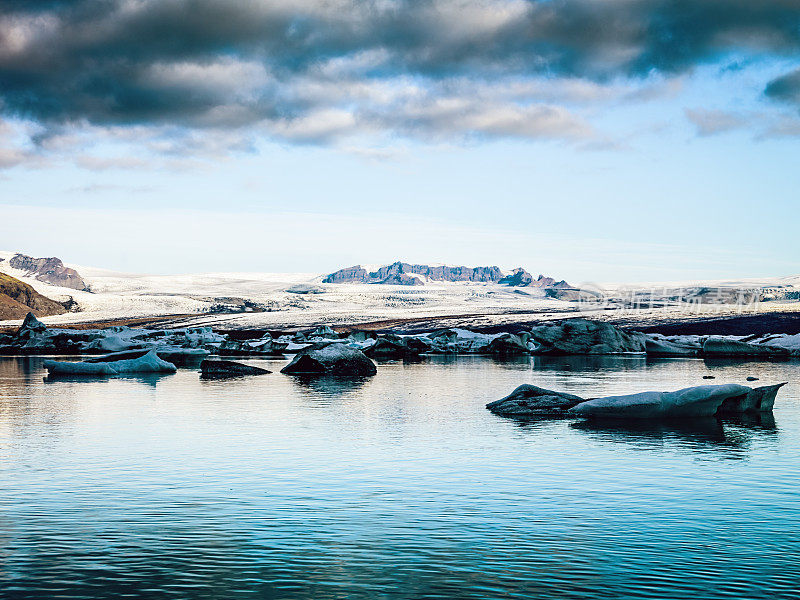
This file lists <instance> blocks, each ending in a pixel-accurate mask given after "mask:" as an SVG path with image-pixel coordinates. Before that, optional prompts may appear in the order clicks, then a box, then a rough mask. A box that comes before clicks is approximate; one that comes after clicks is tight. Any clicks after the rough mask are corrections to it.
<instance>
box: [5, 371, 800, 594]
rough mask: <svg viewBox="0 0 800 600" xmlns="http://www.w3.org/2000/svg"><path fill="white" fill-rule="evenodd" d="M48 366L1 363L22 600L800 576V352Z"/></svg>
mask: <svg viewBox="0 0 800 600" xmlns="http://www.w3.org/2000/svg"><path fill="white" fill-rule="evenodd" d="M42 362H43V359H42V358H40V357H28V358H24V357H17V358H0V482H2V483H1V484H0V597H3V598H120V597H130V598H240V597H241V598H287V599H289V598H303V599H304V598H308V599H315V600H325V599H344V598H364V599H367V598H370V599H374V598H402V599H417V598H454V599H455V598H464V599H471V598H475V599H478V598H481V599H483V598H598V599H600V598H603V599H605V598H610V597H616V598H619V597H625V598H659V599H664V598H693V599H696V600H699V599H706V598H709V599H710V598H715V599H716V598H725V597H730V598H764V599H767V598H769V599H781V598H786V599H788V598H796V597H797V590H798V589H800V561H799V560H798V558H797V557H798V556H800V384H798V382H797V374H798V373H800V361H797V360H794V361H786V362H743V361H724V360H719V361H713V362H712V361H703V360H701V359H661V360H654V359H652V358H651V359H647V358H645V357H638V356H627V357H610V356H605V357H563V358H562V357H551V358H547V357H528V356H526V357H523V358H519V359H513V360H508V361H500V360H496V359H492V358H490V357H479V356H459V357H444V356H438V357H430V358H427V359H425V360H424V361H423V362H420V363H408V364H404V363H402V362H387V363H382V364H380V365H379V368H378V374H377V375H376V376H375V377H371V378H365V379H347V378H338V379H337V378H300V377H292V376H287V375H281V374H280V373H278V371H279V370H280V368H281V367H282V366H284V365H285V364H286V363H287V362H288V361H287V360H286V359H274V360H248V361H246V362H247V363H248V364H253V365H256V366H262V367H266V368H268V369H269V370H271V371H274V373H273V374H270V375H265V376H260V377H250V378H240V379H231V380H223V381H204V380H201V379H200V378H199V377H198V373H197V372H196V371H190V370H183V369H182V370H179V371H178V372H177V373H175V374H170V375H164V376H142V377H121V378H107V379H90V380H74V379H73V380H69V379H64V380H53V381H47V380H45V375H46V372H45V371H44V369H43V367H42ZM704 375H705V376H708V375H713V376H714V377H715V379H713V380H706V379H703V376H704ZM747 376H754V377H758V378H759V381H758V382H753V383H748V382H746V381H745V379H746V377H747ZM780 381H788V382H789V385H787V386H785V387H784V388H783V389H781V391H780V392H779V394H778V398H777V401H776V404H775V410H774V413H773V414H772V415H771V416H770V415H764V416H762V417H747V418H740V419H735V420H727V421H721V422H720V421H717V420H715V419H710V420H700V421H693V422H692V423H690V424H687V423H683V424H681V423H662V424H635V423H634V424H631V423H624V422H611V423H608V422H606V423H596V422H589V421H580V420H541V421H517V420H512V419H507V418H502V417H498V416H496V415H493V414H491V413H490V412H489V411H487V410H486V409H485V408H484V406H485V404H486V403H487V402H490V401H492V400H496V399H498V398H500V397H502V396H505V395H506V394H508V393H509V392H511V391H512V390H513V389H514V388H515V387H516V386H518V385H519V384H521V383H532V384H535V385H539V386H541V387H546V388H550V389H556V390H562V391H566V392H569V393H572V394H576V395H580V396H583V397H594V396H603V395H611V394H622V393H632V392H638V391H644V390H653V389H655V390H674V389H678V388H683V387H687V386H690V385H701V384H704V383H747V384H748V385H756V384H757V385H766V384H769V383H778V382H780Z"/></svg>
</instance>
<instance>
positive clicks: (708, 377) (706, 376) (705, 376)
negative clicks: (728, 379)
mask: <svg viewBox="0 0 800 600" xmlns="http://www.w3.org/2000/svg"><path fill="white" fill-rule="evenodd" d="M703 379H716V377H714V376H713V375H703Z"/></svg>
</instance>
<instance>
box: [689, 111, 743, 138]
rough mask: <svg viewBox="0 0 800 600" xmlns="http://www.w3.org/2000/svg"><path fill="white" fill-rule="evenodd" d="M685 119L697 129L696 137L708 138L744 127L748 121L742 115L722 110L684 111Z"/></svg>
mask: <svg viewBox="0 0 800 600" xmlns="http://www.w3.org/2000/svg"><path fill="white" fill-rule="evenodd" d="M685 112H686V118H687V119H689V121H690V122H691V123H692V124H693V125H694V126H695V128H696V129H697V135H699V136H703V137H705V136H710V135H716V134H719V133H726V132H728V131H733V130H734V129H741V128H742V127H745V126H746V125H747V124H748V122H749V119H748V118H747V117H746V116H745V115H742V114H739V113H734V112H728V111H724V110H706V109H701V108H698V109H686V111H685Z"/></svg>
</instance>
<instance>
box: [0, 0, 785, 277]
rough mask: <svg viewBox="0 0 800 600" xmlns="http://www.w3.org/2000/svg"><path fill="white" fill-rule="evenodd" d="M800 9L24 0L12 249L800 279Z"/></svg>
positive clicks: (4, 63) (663, 3) (721, 0)
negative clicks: (799, 240) (799, 231)
mask: <svg viewBox="0 0 800 600" xmlns="http://www.w3.org/2000/svg"><path fill="white" fill-rule="evenodd" d="M798 165H800V2H798V1H797V0H759V2H752V1H751V0H748V1H745V0H671V1H667V0H538V1H533V0H530V1H529V0H414V1H411V0H408V1H403V0H373V1H365V2H357V1H352V0H351V1H344V0H293V1H289V0H280V1H278V0H273V1H260V0H242V1H236V2H233V1H229V0H69V1H67V0H63V1H58V0H43V1H38V0H24V1H22V0H20V1H16V0H5V1H4V2H3V3H1V4H0V249H3V250H18V251H22V252H25V253H28V254H31V255H35V256H44V255H48V256H49V255H56V256H59V257H61V258H62V259H64V260H65V261H66V262H68V263H76V264H85V265H91V266H97V267H104V268H109V269H113V270H121V271H132V272H147V273H186V272H212V271H229V272H230V271H273V272H317V273H324V272H330V271H333V270H336V269H338V268H341V267H344V266H350V265H354V264H380V263H387V262H392V261H394V260H398V259H400V260H405V261H409V262H419V263H447V264H465V265H470V266H475V265H494V264H496V265H499V266H501V267H504V268H511V267H516V266H524V267H525V268H527V269H528V270H529V271H531V272H534V274H537V273H540V272H541V273H546V274H549V275H552V276H555V277H559V278H565V279H567V280H568V281H573V282H588V281H597V282H611V281H613V282H634V281H670V280H672V281H674V280H686V279H721V278H744V277H767V276H781V275H794V274H798V273H800V246H799V245H798V244H797V243H796V239H797V233H796V231H797V226H798V224H800V206H798V204H799V203H800V192H799V191H798V190H800V167H799V166H798Z"/></svg>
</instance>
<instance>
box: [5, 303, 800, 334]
mask: <svg viewBox="0 0 800 600" xmlns="http://www.w3.org/2000/svg"><path fill="white" fill-rule="evenodd" d="M799 308H800V307H799ZM537 315H538V316H539V318H537ZM206 316H210V315H198V314H172V315H158V316H150V317H132V318H115V319H104V320H97V321H87V322H82V323H73V324H69V323H64V324H53V325H48V327H51V328H53V329H102V328H106V327H113V326H127V327H134V328H138V327H141V328H148V327H149V328H155V329H160V328H164V329H177V328H183V327H187V326H188V327H200V326H208V327H211V328H212V329H214V330H215V331H218V332H221V333H227V334H229V335H230V336H231V337H232V338H234V339H251V338H254V337H260V336H261V335H263V334H264V333H265V332H268V331H269V332H293V331H299V330H306V329H313V328H315V327H317V326H319V325H326V324H328V325H331V327H332V328H333V329H334V330H335V331H337V333H346V332H351V331H355V330H362V331H375V332H396V333H422V332H426V331H433V330H436V329H443V328H446V327H461V328H464V329H470V330H472V331H478V332H482V333H500V332H504V331H510V332H513V331H518V330H520V329H525V328H528V329H529V328H530V327H532V326H534V325H537V324H540V323H542V322H543V321H552V320H558V319H568V318H577V317H581V318H593V317H591V316H587V315H578V314H576V313H575V312H573V311H564V312H563V313H557V312H554V311H548V312H547V313H535V312H527V311H524V312H523V311H520V312H516V313H514V312H512V313H503V314H496V313H465V314H460V315H441V316H420V317H408V318H393V319H381V320H369V321H362V322H355V323H349V324H331V323H326V322H324V321H320V322H319V323H310V324H304V325H303V326H297V325H290V326H288V325H287V326H286V327H267V328H264V327H261V328H236V327H230V321H228V322H226V321H225V320H220V321H218V322H216V323H197V324H189V323H185V322H186V321H192V320H198V319H202V318H204V317H206ZM230 316H231V317H235V316H236V315H230ZM515 317H517V318H515ZM231 320H233V319H231ZM497 320H502V321H504V322H502V323H493V322H491V321H497ZM602 320H603V321H606V322H608V323H612V324H614V325H617V326H619V327H620V328H622V329H625V330H635V331H641V332H644V333H660V334H664V335H762V334H767V333H776V334H777V333H784V334H790V335H794V334H798V333H800V310H798V311H780V312H779V311H776V312H767V313H758V314H748V315H720V316H708V315H704V316H698V317H694V318H687V317H669V316H666V315H665V316H664V317H663V318H659V317H654V316H653V314H652V313H650V314H648V315H646V316H645V315H642V316H637V315H633V316H631V315H630V313H628V314H626V315H625V316H620V317H617V318H615V317H614V316H612V315H609V314H606V315H603V318H602ZM184 323H185V324H184ZM16 329H17V327H14V326H4V327H2V328H0V331H14V330H16Z"/></svg>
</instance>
